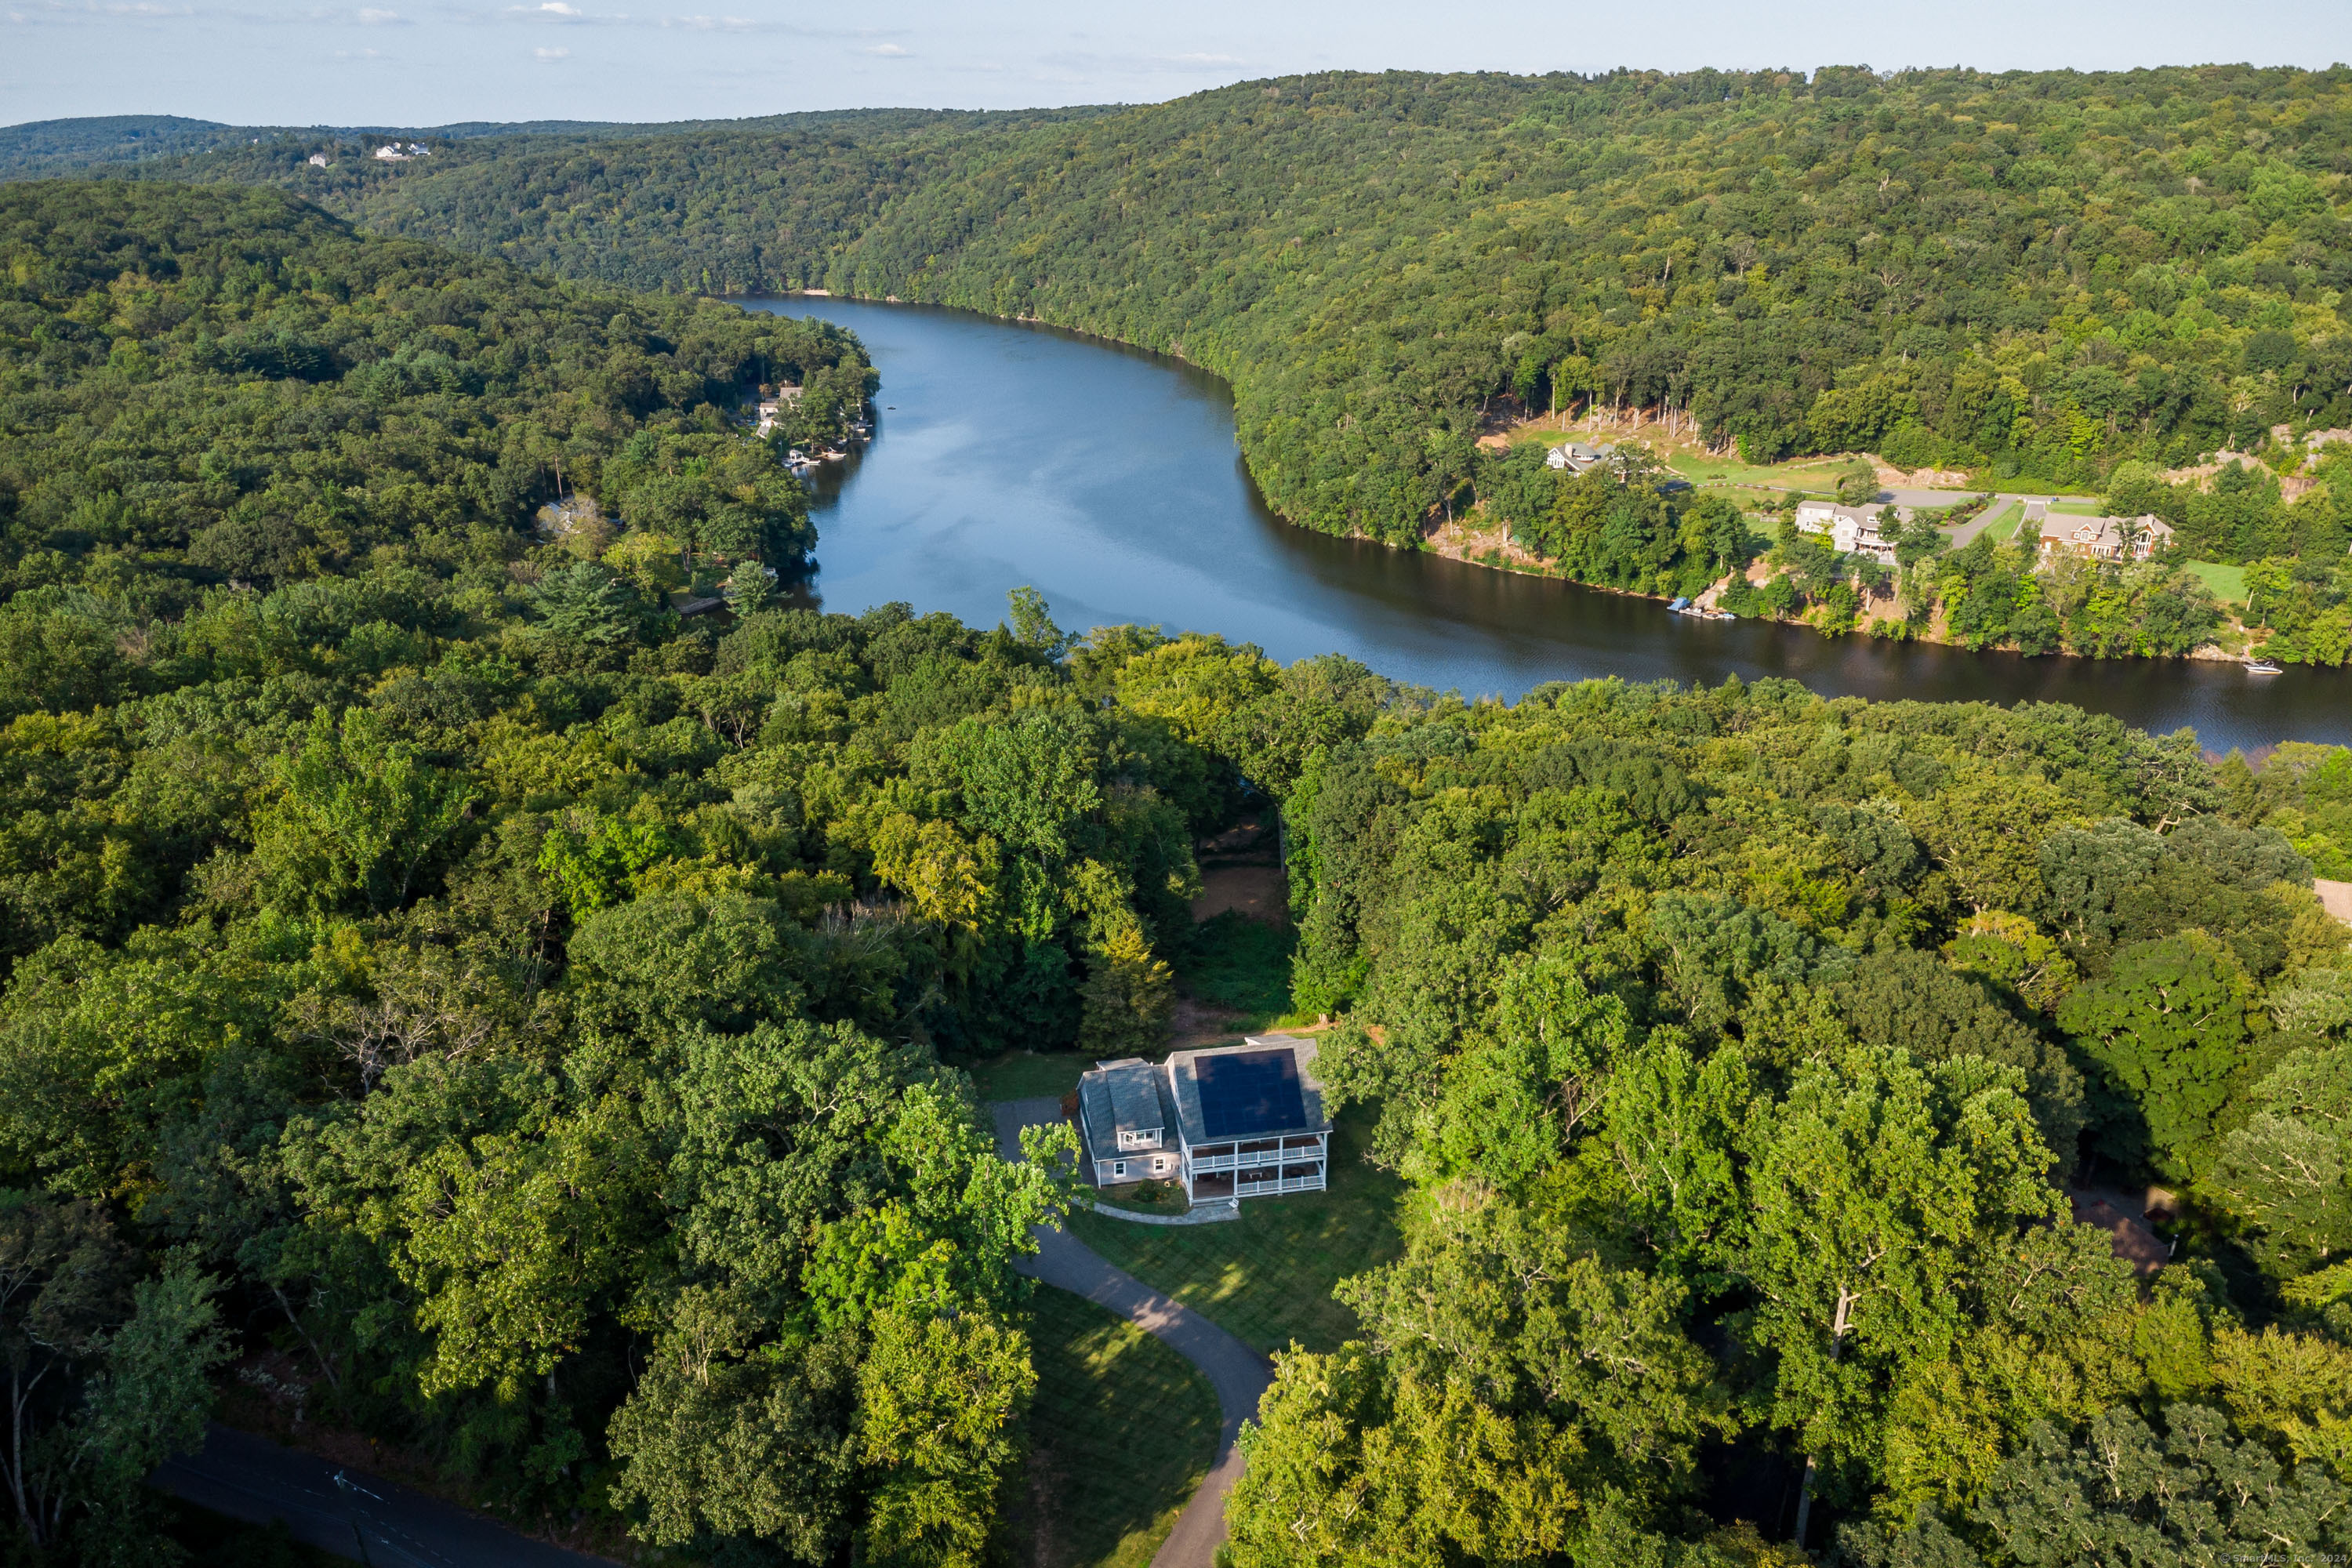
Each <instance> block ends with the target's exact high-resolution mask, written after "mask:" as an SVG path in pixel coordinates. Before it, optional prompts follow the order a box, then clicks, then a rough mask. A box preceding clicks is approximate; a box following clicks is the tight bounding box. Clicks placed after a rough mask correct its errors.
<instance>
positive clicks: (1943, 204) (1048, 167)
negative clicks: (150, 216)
mask: <svg viewBox="0 0 2352 1568" xmlns="http://www.w3.org/2000/svg"><path fill="white" fill-rule="evenodd" d="M2347 95H2352V79H2347V76H2346V74H2345V72H2344V71H2343V70H2342V69H2341V68H2335V69H2331V70H2327V71H2320V72H2309V71H2296V70H2256V69H2252V68H2245V67H2219V66H2213V67H2202V68H2176V69H2162V70H2145V71H2134V72H2126V73H2116V74H2097V73H2092V74H2084V73H2075V72H2056V73H2039V74H2037V73H2027V72H2011V73H2003V74H1988V73H1982V72H1976V71H1969V70H1926V71H1922V70H1910V71H1902V72H1897V73H1895V74H1894V75H1893V76H1891V77H1880V76H1877V75H1874V74H1873V73H1871V72H1870V71H1867V70H1864V69H1859V68H1822V69H1821V70H1818V71H1815V72H1813V73H1811V76H1810V78H1809V77H1808V76H1807V75H1805V74H1804V73H1791V72H1789V71H1761V72H1749V73H1737V72H1734V73H1724V72H1718V71H1712V70H1709V71H1698V72H1694V73H1690V74H1686V75H1679V76H1669V75H1662V74H1659V73H1655V72H1637V71H1621V72H1616V73H1613V74H1611V75H1607V76H1601V77H1596V78H1591V79H1580V78H1577V77H1572V76H1550V77H1541V78H1513V77H1507V76H1498V75H1478V76H1450V77H1434V76H1427V75H1421V74H1415V73H1410V72H1401V71H1400V72H1390V73H1386V74H1381V75H1352V74H1346V73H1331V74H1328V75H1320V76H1309V77H1298V78H1287V79H1280V80H1274V81H1262V82H1249V83H1244V84H1240V85H1238V86H1234V87H1231V88H1224V89H1217V90H1215V91H1212V92H1206V93H1202V94H1198V95H1195V96H1193V97H1191V98H1186V99H1181V100H1176V101H1174V102H1171V103H1166V104H1160V105H1155V106H1150V107H1145V108H1139V109H1129V110H1118V111H1102V110H1089V111H1079V112H1072V113H1068V114H1066V115H1059V116H1046V115H1038V116H1025V117H1024V116H996V117H987V118H976V117H955V116H941V117H935V118H919V119H915V120H912V121H909V120H908V119H905V118H901V119H889V118H887V117H877V118H874V119H868V120H860V119H856V118H854V117H842V118H840V119H838V120H836V121H824V122H821V123H812V124H809V125H805V126H803V125H797V124H796V125H770V124H767V123H764V122H757V121H752V122H744V123H743V124H742V125H741V126H740V128H737V129H730V128H725V127H718V126H696V127H690V128H680V129H679V130H677V131H675V132H664V131H662V130H661V129H660V128H637V129H636V132H635V133H634V134H619V135H604V136H599V137H597V138H594V139H590V138H586V137H583V136H582V135H580V134H578V133H576V132H564V133H562V134H557V135H549V136H539V137H534V136H530V135H504V136H498V137H493V138H484V139H473V140H464V141H452V142H444V143H443V144H441V145H440V146H438V147H436V152H435V154H434V155H433V156H432V157H431V158H428V159H421V160H417V161H415V162H413V163H404V164H398V165H380V164H379V165H373V166H371V164H370V163H369V161H368V160H366V159H363V158H357V157H353V156H351V155H349V154H350V153H356V152H357V151H358V149H357V147H356V146H351V147H349V148H348V149H346V148H345V147H344V146H343V144H341V143H334V142H331V139H330V141H328V142H322V141H321V140H320V138H318V137H316V136H311V137H308V138H303V137H296V136H286V137H271V138H266V139H264V144H262V145H258V146H253V147H248V148H245V149H240V150H235V151H223V152H218V153H202V154H187V155H181V156H164V157H161V158H158V159H155V160H152V161H151V162H149V163H134V164H131V165H127V166H128V167H130V168H132V169H134V170H137V171H140V172H142V173H148V174H155V175H159V176H162V177H167V178H215V179H221V178H226V179H237V180H246V181H277V182H282V183H286V184H289V185H290V186H292V187H293V188H295V189H297V190H301V191H304V192H306V193H308V194H313V195H317V196H319V197H320V198H321V199H324V200H327V201H329V202H330V203H331V204H332V205H335V206H336V208H337V210H339V211H342V212H344V213H346V214H348V215H351V216H358V217H360V218H362V221H364V222H365V223H367V224H368V225H370V226H373V227H375V228H377V229H379V230H385V231H392V232H399V233H404V234H411V235H416V236H420V237H432V238H436V239H441V240H446V241H449V242H453V243H456V244H458V245H461V246H464V247H467V248H470V249H475V250H479V251H484V252H490V253H496V254H501V255H507V256H511V257H514V258H518V259H523V260H527V261H529V262H531V263H533V264H539V265H546V266H551V267H553V268H556V269H558V270H561V271H563V272H565V273H568V274H570V275H572V276H575V277H595V278H600V279H607V280H609V281H613V282H620V283H627V284H630V285H634V286H636V287H640V288H656V287H664V288H676V289H691V290H706V291H718V292H732V291H739V290H749V289H782V288H786V287H792V286H810V287H815V286H820V285H821V286H824V287H826V288H829V289H833V290H835V292H844V291H848V292H856V293H859V294H865V295H871V296H875V297H880V296H883V295H886V294H887V295H896V296H898V297H899V298H902V299H908V300H932V301H936V302H940V303H946V304H953V305H965V306H971V307H973V308H976V309H980V310H988V311H991V312H993V313H996V314H1002V315H1013V314H1024V315H1034V316H1038V317H1041V318H1043V319H1045V320H1047V321H1057V322H1061V323H1063V324H1066V325H1069V326H1075V327H1080V328H1084V329H1086V330H1087V331H1097V332H1102V333H1105V334H1108V335H1110V336H1114V337H1118V338H1122V339H1125V340H1128V341H1129V342H1139V343H1143V344H1146V345H1148V346H1150V347H1153V348H1158V349H1163V350H1167V351H1169V352H1171V353H1181V354H1183V355H1185V356H1186V357H1188V358H1191V359H1193V360H1196V361H1198V362H1200V363H1203V364H1205V365H1208V366H1209V367H1211V368H1212V369H1214V370H1217V371H1219V372H1220V373H1222V374H1226V375H1228V376H1229V377H1231V378H1232V379H1233V380H1234V383H1235V384H1236V387H1237V389H1238V392H1239V396H1240V403H1241V409H1240V415H1241V435H1242V445H1243V448H1244V453H1245V454H1246V456H1247V458H1248V459H1249V462H1250V465H1251V468H1252V470H1253V472H1254V473H1255V475H1256V476H1257V478H1258V480H1259V482H1260V484H1261V485H1262V486H1263V487H1264V488H1265V492H1266V494H1267V497H1268V499H1269V500H1272V501H1273V503H1274V504H1275V506H1276V508H1277V509H1278V510H1281V511H1282V512H1283V513H1284V514H1285V515H1286V516H1288V517H1290V518H1292V519H1293V520H1294V521H1299V522H1302V523H1305V524H1307V525H1308V526H1311V527H1316V528H1320V529H1325V530H1328V531H1342V532H1361V533H1369V534H1374V535H1379V536H1382V537H1389V538H1396V539H1404V538H1410V537H1411V536H1412V532H1413V531H1414V530H1416V529H1417V528H1418V527H1419V526H1420V524H1421V521H1422V520H1423V516H1424V515H1425V513H1427V512H1428V511H1429V510H1431V509H1432V508H1433V507H1435V506H1437V505H1439V504H1440V503H1441V502H1442V501H1443V500H1445V499H1446V498H1447V497H1448V496H1449V495H1450V494H1452V493H1453V492H1454V491H1455V490H1456V489H1460V488H1461V487H1463V486H1465V485H1466V484H1468V483H1469V482H1470V481H1471V480H1472V478H1473V470H1474V463H1473V456H1472V447H1471V437H1472V436H1473V435H1474V434H1475V425H1476V417H1477V416H1478V414H1479V413H1480V411H1481V410H1482V409H1485V408H1488V407H1490V406H1491V405H1493V404H1494V403H1495V401H1496V399H1517V400H1518V401H1519V403H1520V404H1522V405H1540V406H1545V407H1549V406H1553V405H1570V404H1572V403H1574V402H1576V401H1577V400H1579V399H1585V398H1591V399H1596V400H1598V401H1600V402H1602V403H1605V404H1612V405H1613V404H1634V405H1646V406H1658V405H1673V406H1675V407H1678V408H1685V409H1688V410H1689V411H1690V412H1691V413H1692V414H1693V415H1695V416H1696V418H1697V419H1698V420H1699V421H1700V422H1701V423H1702V425H1703V426H1704V427H1705V428H1706V430H1707V432H1709V433H1710V434H1712V435H1715V436H1717V437H1720V438H1722V439H1725V440H1728V441H1735V442H1737V443H1738V445H1739V447H1741V449H1742V450H1743V451H1744V452H1746V453H1748V455H1750V456H1751V457H1755V458H1772V457H1777V456H1781V455H1784V454H1787V453H1790V452H1798V451H1814V450H1821V451H1837V450H1842V449H1870V450H1883V451H1885V453H1887V454H1888V455H1889V457H1890V458H1893V459H1894V460H1896V461H1898V462H1901V463H1903V464H1904V465H1906V466H1917V465H1919V464H1925V463H1929V462H1937V461H1942V462H1958V463H1969V464H1971V465H1981V466H1983V467H1985V468H1989V469H1990V470H1991V471H1993V472H1994V473H1997V474H2003V475H2026V476H2034V477H2036V478H2039V479H2049V480H2052V481H2062V480H2063V481H2064V482H2068V483H2076V484H2080V483H2088V482H2091V481H2093V480H2094V479H2097V478H2099V477H2100V476H2103V475H2105V474H2106V473H2107V472H2108V471H2109V469H2110V468H2112V466H2113V465H2114V464H2115V463H2116V462H2117V461H2118V460H2119V459H2126V458H2132V459H2141V460H2147V461H2156V462H2158V463H2168V462H2170V463H2177V462H2179V461H2182V460H2185V459H2187V458H2191V457H2193V456H2195V455H2197V454H2200V453H2203V452H2210V451H2211V450H2213V449H2215V448H2217V447H2223V446H2234V447H2237V448H2238V449H2240V450H2248V449H2251V448H2252V447H2253V446H2254V445H2256V444H2258V443H2259V442H2261V441H2262V440H2263V438H2264V437H2265V435H2266V433H2267V432H2268V431H2269V430H2270V428H2271V427H2272V426H2273V425H2277V424H2281V423H2286V424H2289V425H2292V426H2295V427H2297V429H2298V430H2300V429H2301V428H2305V427H2310V426H2347V425H2352V402H2347V399H2352V358H2347V355H2352V333H2347V330H2346V325H2345V322H2344V321H2343V319H2342V317H2341V316H2340V314H2339V313H2338V312H2337V309H2336V296H2338V295H2339V294H2341V293H2342V292H2343V291H2344V290H2345V289H2346V288H2347V283H2352V273H2347V270H2346V268H2347V261H2346V258H2347V255H2352V246H2348V245H2347V241H2346V237H2345V231H2344V223H2345V217H2344V214H2343V207H2342V203H2343V200H2344V196H2343V185H2342V179H2343V175H2344V174H2345V173H2346V172H2347V159H2352V137H2347V125H2352V120H2347V103H2352V97H2347ZM110 144H111V143H110ZM314 148H330V149H331V150H332V151H334V152H335V153H336V154H337V155H336V157H335V159H334V160H333V166H332V167H330V168H324V169H320V168H313V167H311V166H310V165H309V164H308V163H307V162H306V161H305V160H306V158H307V156H308V154H309V153H310V152H311V151H312V150H313V149H314ZM98 155H99V154H97V153H93V154H92V156H93V157H96V156H98ZM106 166H108V167H123V166H125V165H120V164H108V165H106ZM2214 526H2215V527H2216V528H2218V529H2220V530H2221V531H2223V532H2227V531H2228V530H2229V528H2230V526H2231V525H2230V524H2228V523H2226V522H2221V521H2217V522H2216V523H2215V524H2214ZM2250 553H2251V554H2265V553H2284V552H2277V551H2266V550H2259V549H2258V550H2253V551H2252V552H2250Z"/></svg>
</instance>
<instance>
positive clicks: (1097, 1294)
mask: <svg viewBox="0 0 2352 1568" xmlns="http://www.w3.org/2000/svg"><path fill="white" fill-rule="evenodd" d="M989 1109H990V1110H991V1111H992V1112H993V1113H994V1115H995V1118H996V1141H997V1146H998V1148H999V1149H1000V1150H1001V1151H1003V1152H1004V1155H1005V1157H1006V1158H1007V1159H1019V1158H1020V1157H1021V1129H1022V1128H1024V1127H1029V1126H1035V1125H1041V1124H1050V1123H1053V1122H1056V1121H1061V1120H1062V1107H1061V1102H1060V1101H1058V1100H1003V1101H1000V1102H998V1103H997V1104H995V1105H992V1106H991V1107H990V1108H989ZM1036 1234H1037V1255H1036V1256H1035V1257H1034V1258H1029V1259H1027V1260H1026V1261H1025V1262H1024V1264H1023V1265H1022V1271H1023V1272H1024V1273H1025V1274H1028V1275H1030V1276H1031V1277H1032V1278H1034V1279H1038V1280H1041V1281H1043V1282H1044V1283H1045V1284H1047V1285H1053V1286H1056V1287H1058V1288H1059V1289H1064V1290H1067V1291H1070V1292H1071V1293H1072V1294H1074V1295H1079V1296H1084V1297H1085V1298H1086V1299H1087V1300H1089V1301H1092V1302H1094V1303H1095V1304H1096V1305H1097V1306H1098V1307H1102V1308H1104V1309H1106V1310H1109V1311H1112V1312H1116V1313H1118V1315H1119V1316H1120V1317H1122V1318H1125V1319H1127V1320H1128V1321H1130V1322H1132V1323H1134V1324H1135V1325H1136V1326H1137V1327H1138V1328H1140V1329H1141V1330H1143V1331H1145V1332H1146V1333H1148V1334H1150V1335H1152V1336H1153V1337H1154V1338H1156V1339H1158V1340H1160V1342H1162V1343H1164V1344H1166V1345H1167V1346H1168V1347H1169V1348H1170V1349H1171V1350H1173V1351H1174V1352H1176V1353H1177V1354H1179V1355H1181V1356H1182V1357H1183V1358H1184V1359H1185V1360H1186V1361H1189V1362H1191V1363H1192V1364H1193V1365H1194V1366H1195V1367H1197V1368H1199V1369H1200V1373H1201V1375H1202V1376H1203V1377H1205V1378H1207V1379H1208V1380H1209V1386H1210V1387H1211V1388H1213V1389H1214V1390H1215V1391H1216V1395H1217V1411H1218V1414H1219V1415H1221V1416H1223V1426H1221V1427H1220V1429H1219V1431H1218V1433H1217V1453H1216V1458H1215V1459H1214V1460H1213V1462H1212V1463H1211V1465H1210V1467H1209V1475H1208V1479H1206V1480H1203V1481H1202V1483H1201V1489H1200V1490H1198V1491H1196V1492H1194V1493H1193V1494H1192V1501H1191V1502H1189V1503H1186V1504H1185V1505H1184V1511H1183V1512H1182V1513H1180V1514H1178V1515H1177V1516H1176V1527H1175V1528H1174V1529H1173V1530H1171V1531H1169V1532H1168V1539H1167V1540H1166V1541H1164V1542H1161V1543H1160V1551H1159V1553H1158V1554H1157V1555H1155V1556H1154V1557H1153V1558H1152V1559H1151V1568H1214V1564H1215V1562H1216V1556H1217V1547H1218V1545H1219V1544H1220V1543H1221V1542H1223V1540H1224V1539H1225V1494H1226V1493H1227V1492H1230V1491H1232V1490H1233V1489H1234V1482H1235V1481H1237V1480H1239V1479H1241V1473H1242V1454H1241V1449H1240V1448H1239V1447H1236V1446H1235V1440H1236V1439H1237V1438H1239V1437H1240V1436H1241V1430H1242V1423H1243V1422H1244V1421H1245V1420H1247V1419H1249V1418H1250V1417H1251V1416H1253V1415H1256V1414H1257V1402H1258V1400H1259V1399H1260V1398H1261V1397H1263V1396H1264V1394H1265V1390H1266V1385H1267V1384H1269V1383H1270V1382H1271V1381H1272V1369H1271V1368H1270V1367H1269V1366H1268V1365H1267V1363H1266V1361H1265V1357H1263V1356H1261V1355H1259V1354H1258V1353H1257V1352H1255V1351H1254V1350H1252V1349H1250V1348H1249V1346H1247V1345H1245V1344H1244V1343H1242V1342H1241V1341H1239V1340H1237V1339H1235V1338H1234V1336H1233V1335H1231V1334H1229V1333H1227V1332H1225V1331H1224V1330H1223V1329H1221V1328H1219V1327H1217V1325H1216V1324H1214V1323H1213V1322H1211V1321H1209V1320H1208V1319H1206V1318H1204V1317H1202V1316H1201V1314H1200V1313H1198V1312H1195V1311H1193V1310H1192V1309H1191V1308H1189V1307H1187V1306H1185V1305H1183V1304H1182V1303H1181V1302H1179V1301H1174V1300H1170V1299H1169V1298H1168V1297H1166V1296H1163V1295H1161V1294H1160V1292H1159V1291H1157V1290H1154V1289H1151V1287H1150V1286H1149V1285H1146V1284H1145V1283H1143V1281H1142V1280H1140V1279H1137V1278H1136V1277H1135V1276H1134V1275H1132V1274H1129V1273H1128V1272H1127V1271H1126V1270H1125V1269H1121V1268H1113V1267H1112V1266H1111V1265H1110V1264H1109V1263H1108V1262H1107V1261H1105V1260H1104V1258H1103V1257H1102V1255H1101V1254H1100V1253H1097V1251H1095V1249H1094V1248H1092V1247H1088V1246H1087V1244H1086V1243H1085V1242H1083V1241H1080V1240H1079V1239H1078V1238H1077V1237H1075V1236H1072V1235H1071V1234H1070V1233H1069V1232H1068V1231H1066V1230H1050V1229H1047V1228H1046V1227H1045V1226H1038V1228H1037V1233H1036Z"/></svg>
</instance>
